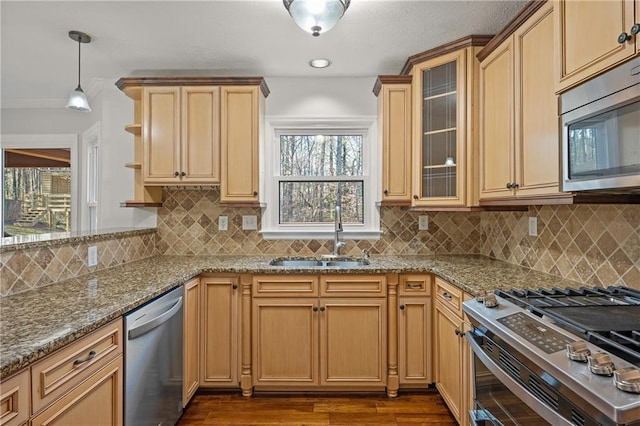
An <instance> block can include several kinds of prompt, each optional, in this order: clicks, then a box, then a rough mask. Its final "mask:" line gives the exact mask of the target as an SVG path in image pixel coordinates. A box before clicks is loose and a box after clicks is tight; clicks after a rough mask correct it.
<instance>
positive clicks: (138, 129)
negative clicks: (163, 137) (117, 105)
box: [124, 124, 142, 136]
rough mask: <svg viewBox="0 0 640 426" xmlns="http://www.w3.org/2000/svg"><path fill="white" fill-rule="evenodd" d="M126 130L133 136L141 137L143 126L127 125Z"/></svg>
mask: <svg viewBox="0 0 640 426" xmlns="http://www.w3.org/2000/svg"><path fill="white" fill-rule="evenodd" d="M124 130H126V131H127V132H129V133H131V134H132V135H136V136H140V135H141V134H142V124H127V125H126V126H124Z"/></svg>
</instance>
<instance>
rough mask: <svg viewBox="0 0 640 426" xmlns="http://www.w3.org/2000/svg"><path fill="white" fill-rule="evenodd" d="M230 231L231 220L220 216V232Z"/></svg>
mask: <svg viewBox="0 0 640 426" xmlns="http://www.w3.org/2000/svg"><path fill="white" fill-rule="evenodd" d="M228 229H229V218H227V216H218V231H226V230H228Z"/></svg>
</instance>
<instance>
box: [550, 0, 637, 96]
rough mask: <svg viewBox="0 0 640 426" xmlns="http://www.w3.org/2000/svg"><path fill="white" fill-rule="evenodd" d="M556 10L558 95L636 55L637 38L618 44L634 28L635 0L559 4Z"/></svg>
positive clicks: (562, 1)
mask: <svg viewBox="0 0 640 426" xmlns="http://www.w3.org/2000/svg"><path fill="white" fill-rule="evenodd" d="M556 6H557V9H556V12H557V13H556V14H555V16H556V17H555V33H556V41H555V46H556V49H555V57H556V66H557V71H556V83H557V87H556V89H557V91H558V92H562V91H564V90H566V89H568V88H570V87H573V86H575V85H577V84H579V83H581V82H583V81H585V80H587V79H589V78H591V77H594V76H596V75H597V74H599V73H601V72H602V71H604V70H606V69H608V68H611V67H613V66H614V65H616V64H618V63H621V62H623V61H624V60H626V59H627V58H630V57H632V56H634V55H635V54H636V48H637V43H638V41H637V36H636V37H632V39H631V40H630V41H627V42H626V43H622V44H621V43H618V36H619V35H620V34H621V33H623V32H626V33H629V31H630V30H631V27H632V26H633V24H634V0H595V1H578V0H560V1H558V2H557V3H556ZM636 13H639V12H636ZM635 22H637V21H635Z"/></svg>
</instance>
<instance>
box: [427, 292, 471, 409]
mask: <svg viewBox="0 0 640 426" xmlns="http://www.w3.org/2000/svg"><path fill="white" fill-rule="evenodd" d="M434 330H435V342H436V343H435V346H436V352H435V355H436V356H435V369H436V377H435V379H436V387H437V388H438V391H439V392H440V395H442V398H444V400H445V402H446V403H447V406H448V407H449V409H450V410H451V413H452V414H453V416H454V417H455V418H456V420H457V421H458V422H460V421H461V418H462V416H464V415H466V414H465V413H463V412H462V410H461V406H462V397H463V395H462V394H463V392H462V386H463V383H462V377H463V376H462V374H463V363H462V343H463V339H462V338H461V333H462V320H461V319H460V317H458V316H457V315H454V314H453V313H451V312H450V311H449V310H448V309H447V308H445V307H444V306H442V305H440V303H438V302H436V315H435V327H434Z"/></svg>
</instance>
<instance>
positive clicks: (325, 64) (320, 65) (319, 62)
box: [309, 58, 331, 68]
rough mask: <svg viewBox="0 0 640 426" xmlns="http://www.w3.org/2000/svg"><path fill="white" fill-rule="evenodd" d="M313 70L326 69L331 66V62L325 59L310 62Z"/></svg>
mask: <svg viewBox="0 0 640 426" xmlns="http://www.w3.org/2000/svg"><path fill="white" fill-rule="evenodd" d="M309 65H310V66H311V67H312V68H326V67H328V66H329V65H331V61H330V60H328V59H325V58H318V59H312V60H310V61H309Z"/></svg>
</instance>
